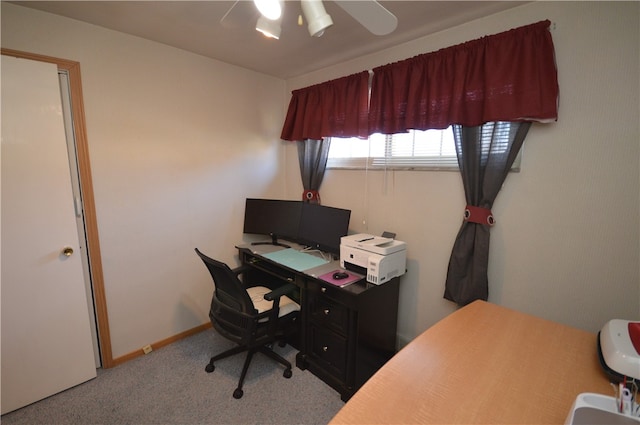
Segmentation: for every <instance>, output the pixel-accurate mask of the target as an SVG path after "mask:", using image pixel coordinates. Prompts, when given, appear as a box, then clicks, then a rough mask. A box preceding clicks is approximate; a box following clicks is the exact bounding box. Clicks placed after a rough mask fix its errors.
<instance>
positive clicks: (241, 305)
mask: <svg viewBox="0 0 640 425" xmlns="http://www.w3.org/2000/svg"><path fill="white" fill-rule="evenodd" d="M195 251H196V253H197V254H198V255H199V256H200V258H201V259H202V261H204V264H205V265H206V266H207V269H209V272H210V273H211V277H212V278H213V282H214V287H215V290H214V292H213V297H212V299H211V309H210V310H209V318H210V319H211V324H212V325H213V327H214V328H215V329H216V330H217V331H218V333H220V334H221V335H222V336H224V337H225V338H227V339H229V340H231V341H233V342H235V343H236V344H238V346H237V347H234V348H232V349H230V350H227V351H225V352H223V353H220V354H218V355H216V356H214V357H212V358H211V360H210V361H209V364H208V365H207V367H206V368H205V370H206V371H207V372H208V373H211V372H213V371H214V370H215V366H214V363H215V362H216V361H218V360H220V359H223V358H225V357H229V356H232V355H234V354H238V353H242V352H244V351H247V357H246V359H245V361H244V367H243V368H242V374H241V375H240V381H239V382H238V388H236V390H235V391H234V392H233V397H234V398H236V399H238V398H241V397H242V395H243V394H244V392H243V391H242V384H243V382H244V378H245V376H246V374H247V370H248V369H249V364H250V363H251V358H252V357H253V355H254V353H256V352H258V351H259V352H261V353H263V354H265V355H267V356H268V357H270V358H272V359H273V360H275V361H277V362H278V363H280V364H282V365H284V366H285V368H286V369H285V371H284V374H283V376H284V377H285V378H291V374H292V373H291V363H289V362H288V361H287V360H285V359H284V358H283V357H282V356H280V355H278V354H277V353H275V352H274V351H273V349H272V347H273V344H274V343H275V342H278V343H279V345H280V346H284V345H285V340H286V338H288V337H290V336H292V335H293V334H294V333H295V332H297V328H298V320H297V319H298V315H299V311H300V306H299V305H298V304H297V303H296V302H294V301H293V300H291V298H289V297H287V296H286V295H285V294H287V293H289V292H291V291H292V290H294V289H295V288H296V287H295V285H293V284H287V285H285V286H282V287H280V288H277V289H276V290H273V291H272V290H270V289H269V288H266V287H264V286H245V285H244V284H243V282H242V281H241V280H240V278H239V277H238V276H239V275H240V274H241V273H242V272H244V271H245V270H246V269H245V268H242V267H239V268H237V269H234V270H231V269H230V268H229V266H227V265H226V264H225V263H221V262H220V261H216V260H214V259H213V258H209V257H207V256H206V255H204V254H203V253H202V252H200V251H199V250H198V249H197V248H196V250H195Z"/></svg>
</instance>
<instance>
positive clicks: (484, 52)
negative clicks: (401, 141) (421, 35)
mask: <svg viewBox="0 0 640 425" xmlns="http://www.w3.org/2000/svg"><path fill="white" fill-rule="evenodd" d="M549 25H550V21H548V20H547V21H541V22H538V23H535V24H531V25H527V26H524V27H520V28H515V29H512V30H509V31H506V32H503V33H500V34H496V35H491V36H487V37H483V38H480V39H478V40H473V41H469V42H467V43H463V44H460V45H457V46H453V47H449V48H445V49H442V50H438V51H436V52H433V53H425V54H422V55H419V56H415V57H413V58H409V59H406V60H404V61H400V62H396V63H392V64H388V65H384V66H381V67H379V68H375V69H374V70H373V72H374V74H373V80H372V86H371V104H370V112H369V132H370V134H373V133H384V134H392V133H401V132H406V131H407V130H408V129H418V130H427V129H444V128H447V127H448V126H449V125H451V124H461V125H465V126H478V125H482V124H483V123H486V122H492V121H524V120H527V121H554V120H556V119H557V116H558V113H557V102H558V79H557V70H556V64H555V54H554V48H553V40H552V39H551V33H550V32H549Z"/></svg>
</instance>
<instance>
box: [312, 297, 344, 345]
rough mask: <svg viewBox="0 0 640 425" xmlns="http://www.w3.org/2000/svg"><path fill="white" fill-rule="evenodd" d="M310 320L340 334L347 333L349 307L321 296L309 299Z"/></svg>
mask: <svg viewBox="0 0 640 425" xmlns="http://www.w3.org/2000/svg"><path fill="white" fill-rule="evenodd" d="M309 313H310V315H311V320H312V321H313V322H314V323H315V324H317V325H319V326H322V327H326V328H329V329H332V330H334V331H336V332H339V333H341V334H342V335H345V336H346V335H347V334H348V326H349V309H347V308H346V307H345V306H343V305H340V304H338V303H335V302H333V301H332V300H330V299H328V298H326V297H322V296H312V297H310V299H309Z"/></svg>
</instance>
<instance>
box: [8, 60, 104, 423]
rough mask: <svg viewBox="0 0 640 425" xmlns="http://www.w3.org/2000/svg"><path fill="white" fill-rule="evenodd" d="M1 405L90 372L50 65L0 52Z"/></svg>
mask: <svg viewBox="0 0 640 425" xmlns="http://www.w3.org/2000/svg"><path fill="white" fill-rule="evenodd" d="M1 84H2V111H1V113H2V115H1V116H2V151H1V159H2V166H1V179H0V182H1V190H0V193H1V195H2V221H1V238H2V244H1V247H0V249H1V254H2V273H1V279H0V284H1V286H2V288H1V292H0V297H1V303H2V305H1V309H2V310H1V312H2V313H1V314H2V317H1V321H2V329H1V338H2V341H1V342H2V348H1V351H2V353H1V354H2V357H1V358H0V362H1V363H2V375H1V376H2V384H1V385H2V388H1V390H2V392H1V394H2V403H1V404H2V413H3V414H4V413H6V412H9V411H12V410H15V409H18V408H20V407H23V406H25V405H27V404H30V403H33V402H34V401H37V400H40V399H43V398H45V397H48V396H50V395H53V394H55V393H57V392H60V391H62V390H65V389H67V388H69V387H72V386H74V385H77V384H79V383H82V382H85V381H87V380H89V379H92V378H94V377H95V376H96V368H95V362H94V352H93V343H92V339H91V331H90V326H89V324H90V318H89V317H90V316H89V311H88V308H87V301H86V291H85V285H84V276H83V270H82V262H81V256H80V255H79V252H78V251H79V246H80V245H79V243H78V232H77V228H76V222H75V209H74V200H73V196H72V188H71V178H70V171H69V159H68V156H67V145H66V139H65V131H64V122H63V117H62V104H61V100H60V88H59V82H58V71H57V67H56V65H54V64H49V63H43V62H37V61H32V60H27V59H17V58H13V57H8V56H4V55H3V56H2V75H1Z"/></svg>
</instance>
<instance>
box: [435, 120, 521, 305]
mask: <svg viewBox="0 0 640 425" xmlns="http://www.w3.org/2000/svg"><path fill="white" fill-rule="evenodd" d="M530 127H531V123H530V122H489V123H486V124H483V125H480V126H476V127H467V126H462V125H454V126H453V134H454V140H455V145H456V154H457V155H458V165H459V166H460V173H461V175H462V182H463V185H464V192H465V198H466V202H467V207H466V209H465V214H464V222H463V223H462V227H461V228H460V231H459V232H458V236H457V237H456V240H455V243H454V246H453V250H452V252H451V259H450V260H449V267H448V270H447V280H446V283H445V292H444V298H446V299H448V300H450V301H453V302H455V303H456V304H458V305H466V304H469V303H470V302H472V301H475V300H478V299H481V300H485V301H486V300H487V298H488V295H489V284H488V278H487V268H488V263H489V229H490V226H492V225H493V224H494V219H493V215H492V213H491V207H492V206H493V203H494V201H495V199H496V197H497V196H498V192H499V191H500V188H501V187H502V184H503V183H504V181H505V179H506V177H507V175H508V173H509V170H510V169H511V166H512V165H513V162H514V161H515V159H516V156H517V155H518V152H519V151H520V148H521V147H522V144H523V142H524V139H525V136H526V135H527V132H528V131H529V128H530Z"/></svg>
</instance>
